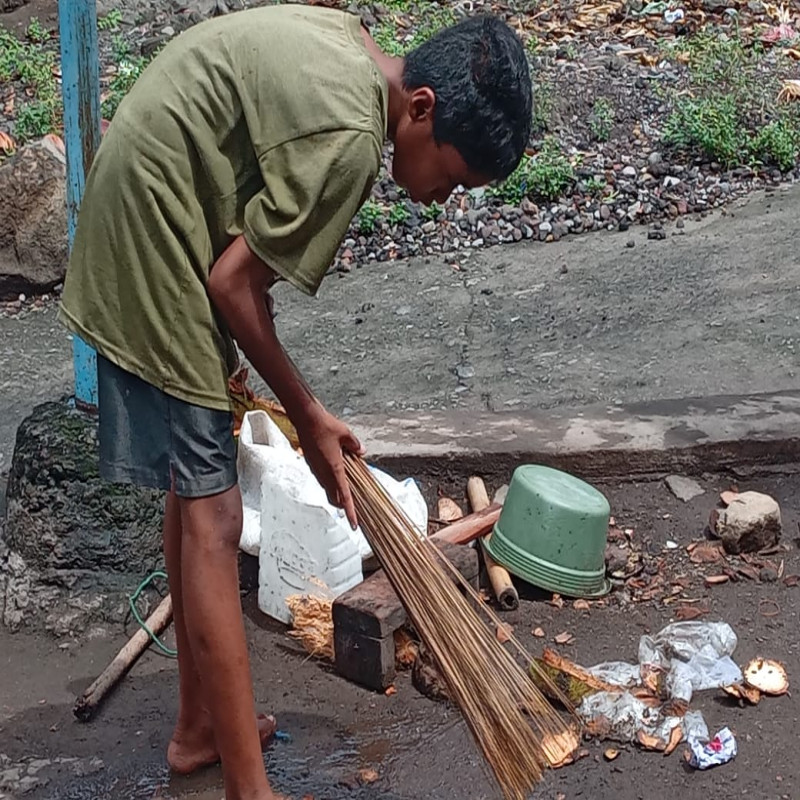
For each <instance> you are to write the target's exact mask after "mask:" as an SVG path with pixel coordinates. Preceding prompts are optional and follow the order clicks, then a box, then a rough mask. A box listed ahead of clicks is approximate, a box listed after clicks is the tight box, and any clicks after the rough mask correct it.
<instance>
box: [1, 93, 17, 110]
mask: <svg viewBox="0 0 800 800" xmlns="http://www.w3.org/2000/svg"><path fill="white" fill-rule="evenodd" d="M16 101H17V93H16V92H15V91H14V88H13V87H12V88H11V91H9V93H8V97H6V100H5V103H3V113H4V114H5V115H6V116H7V117H10V116H13V114H14V106H15V105H16Z"/></svg>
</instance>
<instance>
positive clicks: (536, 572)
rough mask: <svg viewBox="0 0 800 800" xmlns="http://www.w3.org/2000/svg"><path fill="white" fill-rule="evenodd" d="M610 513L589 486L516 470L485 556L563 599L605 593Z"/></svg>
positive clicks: (549, 472) (544, 472)
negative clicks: (564, 597)
mask: <svg viewBox="0 0 800 800" xmlns="http://www.w3.org/2000/svg"><path fill="white" fill-rule="evenodd" d="M610 514H611V509H610V507H609V504H608V500H606V498H605V497H604V495H603V494H601V493H600V492H599V491H598V490H597V489H595V488H594V487H593V486H590V485H589V484H588V483H586V482H584V481H582V480H580V479H579V478H575V477H573V476H572V475H569V474H567V473H565V472H560V471H559V470H555V469H551V468H550V467H544V466H539V465H535V464H529V465H525V466H521V467H518V468H517V469H516V470H515V471H514V475H513V477H512V479H511V484H510V486H509V487H508V494H507V495H506V499H505V502H504V504H503V510H502V512H501V514H500V518H499V519H498V521H497V524H496V525H495V527H494V531H493V533H492V535H491V536H490V537H489V540H488V541H487V543H486V549H487V550H488V551H489V555H491V557H492V558H493V559H494V560H495V561H497V563H498V564H502V565H503V566H504V567H505V568H506V569H507V570H508V571H509V572H511V573H512V574H514V575H517V576H519V577H520V578H522V579H524V580H526V581H527V582H528V583H531V584H533V585H534V586H538V587H540V588H541V589H547V590H548V591H551V592H558V593H559V594H562V595H565V596H566V597H599V596H601V595H604V594H606V593H607V592H608V590H609V583H608V581H607V580H606V565H605V549H606V541H607V539H608V522H609V517H610Z"/></svg>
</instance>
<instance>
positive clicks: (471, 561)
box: [333, 542, 479, 690]
mask: <svg viewBox="0 0 800 800" xmlns="http://www.w3.org/2000/svg"><path fill="white" fill-rule="evenodd" d="M435 545H436V547H437V548H439V549H440V550H441V551H442V553H443V554H444V555H445V556H447V558H448V559H449V560H450V562H451V563H452V564H453V565H454V566H455V568H456V569H457V570H458V571H459V572H460V573H461V575H462V577H463V578H464V579H465V580H467V581H469V582H470V583H471V584H472V586H473V587H474V588H476V589H477V587H478V569H479V567H478V554H477V552H476V551H475V550H474V549H472V548H470V547H463V546H460V545H453V544H450V543H448V542H435ZM453 580H455V577H454V578H453ZM407 621H408V616H407V614H406V611H405V609H404V608H403V605H402V603H401V602H400V599H399V598H398V597H397V595H396V594H395V591H394V589H393V588H392V586H391V584H390V583H389V579H388V578H387V577H386V573H385V572H384V571H383V570H378V571H377V572H375V573H373V574H372V575H370V576H369V577H368V578H367V579H366V580H364V581H363V582H362V583H360V584H359V585H358V586H355V587H354V588H353V589H351V590H350V591H349V592H345V593H344V594H343V595H341V596H340V597H338V598H337V599H336V600H335V601H334V603H333V641H334V651H335V654H336V668H337V671H338V672H339V674H340V675H342V676H343V677H345V678H348V679H349V680H352V681H355V682H356V683H360V684H362V685H363V686H367V687H369V688H372V689H376V690H380V689H385V688H386V687H387V686H389V685H390V684H391V682H392V681H393V680H394V677H395V647H394V633H395V631H396V630H398V629H399V628H401V627H403V625H405V624H406V622H407Z"/></svg>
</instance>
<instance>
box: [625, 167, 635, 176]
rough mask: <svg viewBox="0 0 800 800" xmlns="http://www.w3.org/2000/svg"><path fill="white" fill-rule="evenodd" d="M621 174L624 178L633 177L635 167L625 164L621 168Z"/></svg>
mask: <svg viewBox="0 0 800 800" xmlns="http://www.w3.org/2000/svg"><path fill="white" fill-rule="evenodd" d="M622 174H623V175H624V176H625V177H626V178H635V177H636V167H631V166H627V167H624V168H623V170H622Z"/></svg>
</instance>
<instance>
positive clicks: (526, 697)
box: [345, 454, 579, 800]
mask: <svg viewBox="0 0 800 800" xmlns="http://www.w3.org/2000/svg"><path fill="white" fill-rule="evenodd" d="M345 469H346V472H347V477H348V479H349V481H350V485H351V488H352V491H353V500H354V503H355V507H356V511H357V513H358V517H359V522H360V524H361V527H362V530H363V531H364V533H365V534H366V536H367V539H368V540H369V543H370V545H371V546H372V549H373V551H374V552H375V555H376V556H377V557H378V560H379V561H380V563H381V566H382V567H383V569H384V571H385V572H386V575H387V577H388V579H389V581H390V583H391V584H392V587H393V588H394V590H395V592H396V593H397V596H398V597H399V598H400V601H401V602H402V604H403V606H404V607H405V609H406V612H407V613H408V616H409V619H410V620H411V622H412V623H413V625H414V627H415V628H416V630H417V632H418V633H419V635H420V637H421V638H422V641H423V642H424V643H425V645H426V646H427V647H428V649H429V650H430V651H431V653H432V654H433V656H434V658H435V660H436V663H437V665H438V667H439V670H440V671H441V673H442V677H443V678H444V680H445V682H446V684H447V687H448V689H449V691H450V696H451V697H452V698H453V700H454V701H455V702H456V703H457V704H458V707H459V708H460V710H461V713H462V715H463V716H464V719H465V720H466V722H467V725H468V726H469V729H470V731H471V733H472V735H473V737H474V739H475V741H476V743H477V744H478V747H479V748H480V750H481V752H482V753H483V756H484V758H485V759H486V762H487V764H488V765H489V767H490V769H491V771H492V773H493V774H494V776H495V779H496V780H497V782H498V784H499V786H500V788H501V790H502V792H503V795H504V796H505V798H506V800H525V798H527V797H528V796H529V794H530V792H531V790H532V789H533V787H534V786H535V785H536V783H537V782H538V780H539V779H540V778H541V776H542V773H543V771H544V770H545V769H546V768H547V767H549V766H553V765H556V764H559V763H561V762H563V761H564V760H565V759H566V758H567V757H568V756H569V755H571V754H572V752H574V750H575V749H576V748H577V745H578V742H579V726H578V724H577V720H576V718H575V715H574V711H573V710H572V709H571V708H570V704H569V701H568V700H567V699H566V698H565V697H563V695H562V694H561V693H560V692H559V690H558V689H557V688H556V687H555V686H554V685H553V683H552V681H551V680H550V679H549V678H548V677H547V676H546V675H545V674H544V673H542V672H541V671H539V669H538V666H537V665H536V662H535V661H534V660H533V658H532V657H531V656H530V655H528V654H527V653H526V652H525V650H524V649H523V647H522V646H521V645H520V644H519V642H517V641H516V639H514V638H513V637H510V640H509V641H510V643H511V644H512V646H513V647H514V648H515V649H516V650H517V652H518V654H520V655H522V656H523V657H524V658H525V662H526V666H528V667H529V668H530V669H532V670H536V671H537V673H536V677H537V680H538V681H540V685H544V686H546V687H547V691H548V694H549V695H550V696H551V697H554V698H558V699H559V702H561V703H562V704H563V705H564V706H565V708H567V710H568V712H569V717H568V719H565V718H564V717H562V715H561V714H560V713H559V712H558V711H556V709H554V708H553V707H552V706H551V704H550V702H549V701H548V699H547V698H546V697H545V696H544V695H543V694H542V693H541V691H540V690H539V689H538V688H537V686H536V685H535V684H534V682H533V680H532V679H531V677H530V675H529V674H528V673H526V671H525V669H523V668H522V667H521V666H520V665H519V663H518V662H517V660H516V658H515V657H514V655H513V654H512V653H511V652H510V651H509V650H508V649H506V647H504V646H503V644H502V643H501V642H500V641H499V639H498V636H497V633H496V631H497V630H500V628H499V627H498V628H495V629H494V630H493V629H492V628H491V627H490V626H489V625H487V624H486V622H484V621H483V620H482V619H481V618H480V617H479V615H478V614H477V613H476V611H475V610H474V608H473V606H472V605H470V603H469V601H468V600H467V598H466V597H465V596H464V595H463V594H462V593H461V591H459V588H458V586H457V585H456V583H455V582H454V581H453V577H454V576H456V577H457V578H458V579H459V580H461V583H462V584H463V585H464V586H465V587H466V589H467V591H468V593H471V594H472V596H473V599H475V600H479V598H478V596H477V594H476V593H475V592H474V590H473V589H472V587H471V586H470V585H469V584H468V583H467V582H466V581H463V579H461V576H460V574H459V573H458V570H456V569H455V568H454V567H453V566H452V565H451V564H450V563H449V562H448V561H447V560H446V559H445V557H444V556H443V555H442V554H441V553H440V552H439V551H438V550H437V548H435V547H434V546H433V545H432V544H431V543H430V542H427V541H425V540H421V539H420V538H419V536H418V535H417V533H416V531H415V529H414V526H413V524H412V523H411V521H410V520H409V519H408V518H407V517H406V516H405V514H404V513H403V511H402V510H401V509H400V508H399V507H398V506H397V505H396V504H395V502H394V501H393V499H392V498H391V497H390V496H389V495H388V494H387V493H386V491H384V489H383V488H382V486H381V485H380V483H378V481H377V480H376V479H375V478H374V476H373V475H372V473H371V472H370V471H369V469H368V468H367V466H366V464H365V463H364V462H363V461H362V460H361V459H360V458H358V457H357V456H354V455H352V454H345ZM478 607H480V608H483V609H484V610H485V611H486V613H487V614H488V616H489V617H490V618H491V620H492V622H493V623H494V624H495V625H497V626H500V625H501V623H500V620H499V619H498V618H497V617H496V616H495V615H494V613H493V612H492V611H491V609H489V608H488V606H486V605H485V604H483V603H480V602H479V606H478Z"/></svg>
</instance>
